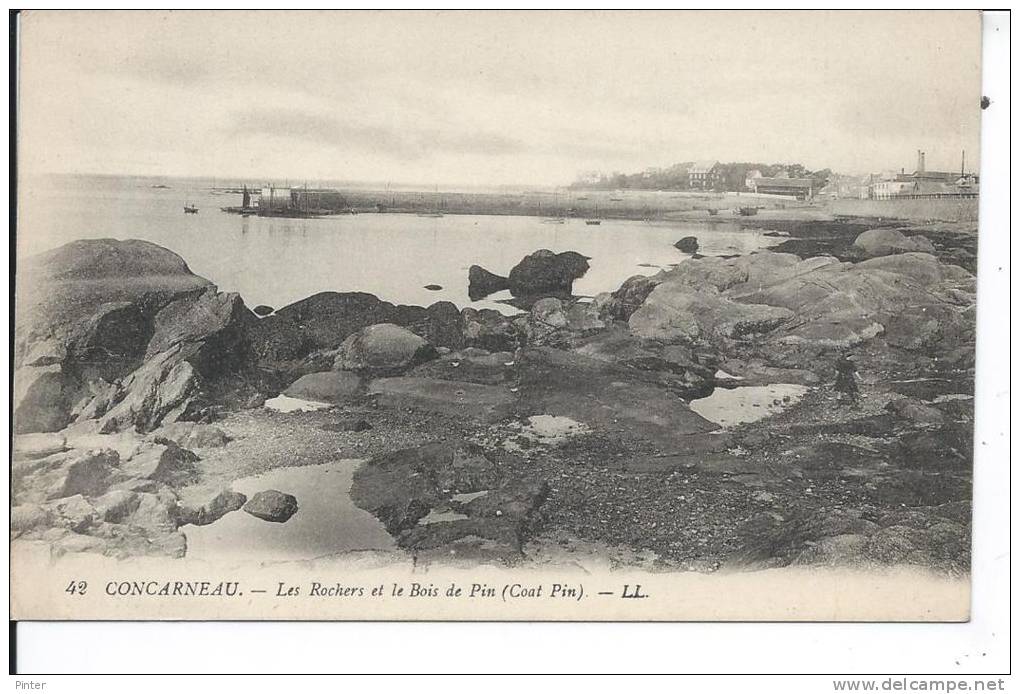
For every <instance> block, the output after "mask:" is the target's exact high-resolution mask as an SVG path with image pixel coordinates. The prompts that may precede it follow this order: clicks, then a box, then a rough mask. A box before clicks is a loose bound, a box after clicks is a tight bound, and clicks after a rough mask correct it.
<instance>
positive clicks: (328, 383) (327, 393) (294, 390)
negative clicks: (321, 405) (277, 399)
mask: <svg viewBox="0 0 1020 694" xmlns="http://www.w3.org/2000/svg"><path fill="white" fill-rule="evenodd" d="M360 387H361V378H360V377H358V376H357V375H356V374H353V373H351V372H349V371H322V372H319V373H311V374H305V375H304V376H302V377H301V378H299V379H298V380H296V381H294V382H293V383H292V384H290V386H289V387H288V388H287V390H285V391H284V392H283V394H284V395H286V396H288V397H291V398H298V399H301V400H311V401H313V402H328V403H332V404H335V405H340V404H343V403H346V402H350V401H351V400H352V399H353V398H354V397H355V395H356V394H357V392H358V389H359V388H360Z"/></svg>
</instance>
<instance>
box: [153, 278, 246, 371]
mask: <svg viewBox="0 0 1020 694" xmlns="http://www.w3.org/2000/svg"><path fill="white" fill-rule="evenodd" d="M256 322H257V319H256V318H255V317H254V316H253V315H252V314H251V312H250V311H249V310H248V308H247V307H246V306H245V305H244V301H243V300H242V299H241V297H240V296H239V295H238V294H234V293H219V292H216V291H215V290H212V289H210V290H208V291H205V292H203V293H202V294H200V295H198V296H188V297H183V298H180V299H177V300H176V301H173V302H171V303H170V304H168V305H167V306H165V307H163V308H162V309H161V310H160V311H159V313H157V314H156V317H155V319H154V320H153V335H152V338H151V339H150V340H149V343H148V346H147V347H146V350H145V356H146V358H151V357H153V356H155V355H157V354H159V353H160V352H164V351H166V350H168V349H170V348H171V347H173V346H174V345H177V344H181V343H189V342H191V343H196V344H197V345H198V349H197V351H196V352H195V353H194V354H193V355H192V356H191V357H189V361H190V362H191V363H192V365H193V366H194V367H195V368H196V369H198V371H199V373H201V374H203V375H204V376H206V377H215V376H219V375H222V374H225V373H228V372H231V371H237V370H239V369H241V368H242V367H243V366H245V365H246V364H247V363H248V360H249V358H250V351H249V348H248V343H247V335H246V330H247V328H249V327H250V326H252V325H254V324H255V323H256Z"/></svg>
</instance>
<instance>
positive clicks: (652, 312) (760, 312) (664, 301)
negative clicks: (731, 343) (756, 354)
mask: <svg viewBox="0 0 1020 694" xmlns="http://www.w3.org/2000/svg"><path fill="white" fill-rule="evenodd" d="M793 315H794V313H793V312H792V311H790V310H789V309H786V308H783V307H777V306H768V305H765V304H742V303H737V302H735V301H731V300H729V299H727V298H725V297H722V296H720V295H719V294H717V293H714V292H710V291H696V290H692V289H691V288H690V287H689V286H687V285H685V284H677V283H673V282H663V283H662V284H660V285H659V286H658V287H656V288H655V290H654V291H653V292H652V293H651V294H650V295H649V296H648V298H647V299H646V300H645V303H644V304H643V305H642V306H641V308H639V309H638V310H637V311H635V312H634V314H633V315H632V316H631V317H630V321H629V325H630V329H631V332H633V333H634V334H635V335H637V336H639V337H642V338H645V339H654V340H661V341H663V342H678V341H687V342H694V341H697V340H700V339H709V340H710V339H712V338H716V337H725V338H739V337H743V336H745V335H750V334H752V333H755V334H756V333H767V332H770V331H772V330H774V329H775V328H777V327H778V326H779V325H780V324H782V323H783V322H784V321H786V320H789V319H790V318H792V317H793Z"/></svg>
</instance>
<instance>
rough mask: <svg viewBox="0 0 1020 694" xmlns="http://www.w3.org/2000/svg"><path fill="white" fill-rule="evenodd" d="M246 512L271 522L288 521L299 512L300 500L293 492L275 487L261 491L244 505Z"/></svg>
mask: <svg viewBox="0 0 1020 694" xmlns="http://www.w3.org/2000/svg"><path fill="white" fill-rule="evenodd" d="M243 508H244V511H245V513H250V514H251V515H253V516H255V517H256V518H261V519H262V520H264V521H269V522H270V523H286V522H287V521H288V520H290V517H291V516H293V515H294V514H295V513H297V510H298V502H297V499H296V498H295V497H294V496H293V495H291V494H285V493H283V492H281V491H277V490H275V489H267V490H266V491H264V492H259V493H258V494H256V495H255V496H253V497H252V498H251V499H249V500H248V503H246V504H245V505H244V507H243Z"/></svg>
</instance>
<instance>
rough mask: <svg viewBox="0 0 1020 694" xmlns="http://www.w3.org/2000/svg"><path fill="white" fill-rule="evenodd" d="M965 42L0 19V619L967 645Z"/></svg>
mask: <svg viewBox="0 0 1020 694" xmlns="http://www.w3.org/2000/svg"><path fill="white" fill-rule="evenodd" d="M981 47H982V35H981V14H980V12H977V11H957V12H925V11H902V12H873V11H862V12H829V11H818V12H784V11H755V12H708V11H691V12H679V11H677V12H666V11H661V12H660V11H650V12H629V11H612V12H610V11H564V12H551V11H550V12H544V11H527V12H510V11H492V12H480V11H463V12H457V11H389V12H379V11H360V12H326V11H322V12H319V11H251V12H230V11H215V12H214V11H198V10H179V11H139V12H116V11H106V12H100V11H26V12H22V13H21V14H20V15H19V17H18V18H17V59H18V68H17V69H18V78H17V80H18V81H17V99H16V105H17V109H16V112H12V113H15V114H16V128H17V158H16V164H17V178H16V192H17V198H16V208H14V207H12V210H15V212H16V226H15V231H14V234H13V235H14V236H15V237H16V238H15V241H14V242H13V243H15V244H16V251H17V252H16V258H15V257H14V255H13V252H12V263H13V264H14V268H12V270H13V272H14V276H13V278H12V288H13V289H14V290H15V293H16V295H15V304H14V307H13V321H14V323H13V327H12V331H11V341H12V353H13V356H12V359H13V384H12V391H13V405H12V408H13V434H12V437H13V443H12V461H11V509H10V512H11V524H10V555H11V593H12V594H11V598H12V603H11V611H12V619H36V620H53V619H84V620H107V619H111V620H142V619H145V620H163V619H168V620H192V619H200V620H210V619H211V620H221V619H255V620H280V619H283V620H423V619H428V620H511V621H513V620H537V621H559V620H567V621H576V620H583V621H589V620H590V621H630V620H637V621H682V620H701V621H717V620H718V621H727V620H743V621H757V620H770V621H786V620H793V621H813V620H828V621H912V622H928V621H935V622H958V621H966V620H967V619H968V618H969V616H970V605H971V602H970V600H971V590H970V588H971V548H972V512H973V493H972V492H973V485H972V482H973V479H974V426H975V417H974V413H975V345H976V325H977V322H976V320H977V319H976V316H977V306H978V302H977V291H976V286H977V284H976V283H977V268H978V254H979V245H980V244H979V239H978V236H979V234H978V221H979V220H978V216H979V215H978V209H979V204H980V202H981V195H982V185H983V183H984V181H983V180H982V174H981V132H980V125H981V116H982V108H983V107H985V106H987V103H984V104H983V102H982V90H981V71H982V65H981ZM13 204H14V202H13V200H12V206H13ZM1004 233H1005V232H1004ZM12 248H13V246H12Z"/></svg>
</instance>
